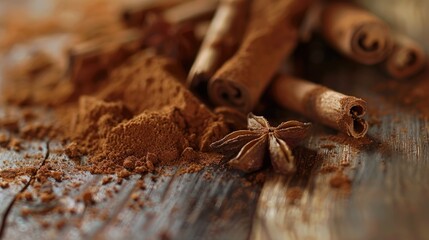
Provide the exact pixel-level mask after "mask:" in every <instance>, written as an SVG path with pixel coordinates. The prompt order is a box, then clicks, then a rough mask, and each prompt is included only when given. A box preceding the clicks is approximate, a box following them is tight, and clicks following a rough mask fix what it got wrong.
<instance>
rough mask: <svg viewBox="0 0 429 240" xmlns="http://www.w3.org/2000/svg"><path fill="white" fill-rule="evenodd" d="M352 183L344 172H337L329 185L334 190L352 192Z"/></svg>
mask: <svg viewBox="0 0 429 240" xmlns="http://www.w3.org/2000/svg"><path fill="white" fill-rule="evenodd" d="M351 184H352V181H351V180H350V178H349V177H348V176H347V175H345V174H344V173H343V172H341V171H340V172H337V173H336V174H335V175H334V176H333V177H332V178H331V179H330V180H329V185H330V186H331V187H333V188H337V189H342V190H350V188H351Z"/></svg>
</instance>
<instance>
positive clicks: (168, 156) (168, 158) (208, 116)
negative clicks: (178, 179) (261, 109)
mask: <svg viewBox="0 0 429 240" xmlns="http://www.w3.org/2000/svg"><path fill="white" fill-rule="evenodd" d="M42 57H43V59H45V62H49V61H48V60H46V56H44V55H38V56H36V60H37V59H40V58H42ZM29 61H30V62H34V61H35V59H30V60H29ZM33 65H34V64H33ZM44 65H46V67H44V68H42V69H40V70H39V72H37V75H38V76H39V78H40V79H36V80H34V75H33V74H29V72H31V71H29V70H28V69H27V67H26V66H28V64H24V65H23V66H20V67H19V68H17V69H15V70H14V71H15V72H16V71H17V72H18V73H19V74H16V73H15V75H9V76H12V78H16V76H23V75H24V76H27V77H28V79H25V78H22V77H21V78H19V79H20V81H22V83H21V84H25V83H26V82H28V81H31V82H30V83H31V84H32V86H33V87H34V89H36V90H37V89H40V88H42V89H43V92H44V93H45V94H44V95H43V97H39V96H37V95H34V94H35V92H33V91H30V90H29V91H28V92H27V93H24V96H23V95H10V94H9V95H7V96H6V97H7V98H6V101H7V102H8V103H18V104H19V105H30V106H31V105H33V104H34V105H48V106H51V107H53V108H54V111H55V113H56V118H57V121H56V123H54V124H53V126H52V128H57V129H62V131H61V134H59V136H58V138H59V139H62V140H65V141H66V142H67V147H66V149H65V153H66V154H67V155H68V156H69V157H70V158H71V159H75V160H82V159H84V156H87V161H86V162H85V163H84V166H85V167H87V168H88V169H89V170H90V171H91V172H93V173H114V172H117V173H121V174H124V171H125V172H128V173H130V174H131V173H145V172H151V171H154V170H156V169H159V168H160V167H163V166H168V165H179V166H185V165H189V169H190V170H192V169H193V170H198V169H201V166H204V165H207V164H211V163H218V162H219V161H220V156H219V155H216V154H204V153H202V152H204V151H206V150H207V149H208V145H209V144H210V143H211V142H213V141H215V140H217V139H220V138H221V137H223V136H224V135H226V134H227V133H228V132H229V129H228V127H227V124H226V123H225V122H224V121H223V120H221V118H220V117H219V116H217V115H215V114H214V113H212V111H211V110H209V109H208V108H207V107H206V106H205V105H203V104H202V103H201V102H200V100H198V99H197V98H196V97H195V96H194V95H193V94H192V93H190V92H189V91H188V90H187V89H186V88H185V87H184V86H183V85H182V82H183V81H184V78H185V73H184V72H183V71H182V69H181V68H180V67H179V65H178V64H177V63H175V62H174V61H173V60H171V59H167V58H163V57H160V56H157V55H155V54H153V53H151V52H150V51H144V52H141V53H137V54H136V55H135V56H133V57H132V58H130V59H129V60H128V61H127V62H125V63H124V64H123V65H122V66H120V67H119V68H117V69H116V70H115V71H114V72H113V73H112V74H111V75H110V76H108V77H107V79H105V80H103V82H101V83H100V82H94V83H85V84H86V85H91V84H92V85H93V86H91V87H90V88H87V86H86V88H85V90H86V91H87V89H92V91H91V92H86V95H82V93H80V92H79V91H80V89H81V88H80V86H79V85H74V86H71V85H70V82H69V81H67V79H63V77H60V76H59V75H58V76H57V77H56V78H52V77H51V78H47V77H44V76H49V73H51V72H56V71H58V69H57V68H55V67H53V66H51V65H53V63H49V64H48V63H47V64H44ZM30 76H31V77H33V78H30ZM46 79H49V81H50V83H51V84H50V85H45V81H48V80H46ZM39 84H41V85H42V86H41V85H39ZM16 86H17V85H16V84H15V85H14V84H12V85H11V86H9V88H6V89H7V90H8V89H9V90H10V88H11V87H16ZM64 88H66V89H68V91H57V89H64ZM70 88H71V89H70ZM49 91H51V94H46V93H47V92H49ZM23 99H25V101H23ZM38 137H39V138H43V137H50V136H38ZM189 156H192V157H189ZM85 159H86V158H85ZM191 165H193V166H191ZM195 165H199V166H198V167H196V166H195Z"/></svg>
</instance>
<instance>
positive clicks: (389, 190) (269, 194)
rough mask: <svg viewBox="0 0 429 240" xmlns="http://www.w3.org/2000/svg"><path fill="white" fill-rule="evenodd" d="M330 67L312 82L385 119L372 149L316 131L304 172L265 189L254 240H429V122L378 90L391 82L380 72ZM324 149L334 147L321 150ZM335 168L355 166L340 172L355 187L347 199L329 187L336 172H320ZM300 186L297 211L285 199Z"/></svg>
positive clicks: (336, 62)
mask: <svg viewBox="0 0 429 240" xmlns="http://www.w3.org/2000/svg"><path fill="white" fill-rule="evenodd" d="M325 54H332V53H330V52H329V51H328V52H325ZM328 62H329V61H328ZM325 66H326V68H324V69H323V70H322V72H323V74H321V72H320V73H316V72H315V73H313V74H311V75H313V77H311V78H315V79H313V80H316V79H318V80H319V81H320V82H322V83H323V84H325V85H327V86H329V87H331V88H333V89H335V90H338V91H341V92H344V93H348V94H352V95H355V96H359V97H362V98H364V99H366V100H367V101H368V106H369V108H370V111H369V115H370V116H371V114H372V115H374V114H376V113H378V114H379V115H380V117H379V119H376V123H377V122H378V121H380V122H379V124H373V125H372V127H371V128H370V130H369V132H368V139H370V140H371V141H372V143H370V144H367V145H366V146H365V147H363V148H360V147H358V146H356V144H353V143H352V142H348V141H347V142H343V141H342V139H341V138H342V137H338V139H339V141H338V140H337V142H335V141H332V140H329V139H330V138H329V137H328V138H326V137H327V136H329V135H332V131H331V130H329V129H325V128H319V127H316V128H317V129H315V132H316V134H313V135H312V137H311V138H310V139H309V141H308V143H307V144H306V145H305V147H306V148H308V149H309V150H310V151H314V154H301V152H300V153H298V155H297V159H298V161H299V162H300V163H299V165H300V166H304V167H303V168H301V169H300V171H302V173H298V176H296V175H294V176H291V177H280V176H274V177H272V178H271V179H269V180H268V181H267V182H266V183H265V185H264V187H263V189H262V192H261V196H260V198H259V203H258V209H257V213H256V216H255V221H254V228H253V234H252V238H253V239H428V238H429V229H428V228H427V224H428V223H429V207H428V205H427V202H428V200H429V192H428V189H429V175H428V174H427V173H428V172H429V122H428V121H427V120H423V119H421V118H420V117H419V115H418V114H417V113H416V112H415V111H414V110H413V109H409V108H405V107H403V106H401V104H400V103H399V102H395V101H390V100H387V98H386V96H383V94H380V93H379V92H377V91H376V90H375V89H376V87H375V86H376V85H377V84H379V83H380V82H383V81H386V80H387V78H386V77H385V75H383V73H381V72H380V71H379V70H377V68H374V67H364V66H358V65H356V64H353V63H350V62H348V61H345V60H342V59H341V58H339V57H338V56H336V57H334V59H333V60H332V61H331V62H329V63H328V64H327V65H325ZM329 66H331V67H329ZM332 66H336V67H332ZM428 80H429V79H424V78H420V79H414V80H408V81H410V84H412V81H428ZM316 81H317V80H316ZM390 94H395V93H394V92H391V93H388V95H390ZM372 117H374V116H372ZM370 122H371V121H370ZM344 138H346V137H344ZM334 140H336V139H334ZM326 144H329V145H330V144H334V146H333V147H332V149H331V147H328V149H324V148H321V146H323V145H326ZM306 152H308V151H306ZM344 162H347V164H342V163H344ZM330 165H335V166H337V167H339V168H341V165H349V166H344V167H342V168H343V169H344V173H345V174H346V175H347V176H348V177H349V178H350V180H351V181H352V183H351V189H350V191H349V192H344V191H341V190H338V189H334V188H332V187H331V186H330V179H331V178H332V177H333V176H334V175H335V173H326V174H323V173H321V172H320V170H321V169H322V168H323V167H324V166H330ZM308 171H311V172H312V174H306V173H305V172H308ZM299 174H301V176H299ZM294 186H299V187H302V188H303V196H302V198H301V199H299V200H297V201H295V202H294V204H291V203H290V201H291V200H290V199H288V197H287V194H286V193H287V191H288V189H290V188H291V187H294Z"/></svg>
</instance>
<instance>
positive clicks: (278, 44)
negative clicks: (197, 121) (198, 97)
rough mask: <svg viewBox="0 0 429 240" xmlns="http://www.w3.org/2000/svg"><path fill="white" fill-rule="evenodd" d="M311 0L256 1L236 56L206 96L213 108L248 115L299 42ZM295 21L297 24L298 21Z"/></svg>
mask: <svg viewBox="0 0 429 240" xmlns="http://www.w3.org/2000/svg"><path fill="white" fill-rule="evenodd" d="M310 2H312V1H311V0H299V1H297V0H287V1H286V0H285V1H275V0H269V1H267V0H255V1H253V2H252V7H251V10H250V17H249V23H248V26H247V29H246V33H245V34H244V37H243V41H242V43H241V46H240V47H239V49H238V50H237V52H236V53H235V54H234V55H233V57H231V58H230V59H229V60H228V61H227V62H225V63H224V64H223V65H222V67H221V68H220V69H219V70H218V71H217V72H216V73H215V75H214V76H213V78H212V79H211V80H210V82H209V86H208V93H209V97H210V99H211V100H212V102H213V103H214V104H216V105H221V106H230V107H233V108H236V109H238V110H240V111H242V112H244V113H248V112H250V111H252V110H253V108H254V107H255V106H256V104H257V102H258V101H259V98H260V97H261V95H262V94H263V92H264V90H265V89H266V87H267V86H268V84H269V83H270V81H271V78H272V77H273V76H274V74H275V73H276V71H277V70H278V68H279V67H280V65H281V63H282V62H283V60H284V58H285V57H286V56H288V55H289V54H290V53H291V52H292V50H293V49H294V47H295V45H296V43H297V40H298V30H297V28H298V25H299V22H300V19H301V18H302V17H303V15H304V13H305V11H306V9H307V8H308V6H309V5H310ZM297 20H298V21H297Z"/></svg>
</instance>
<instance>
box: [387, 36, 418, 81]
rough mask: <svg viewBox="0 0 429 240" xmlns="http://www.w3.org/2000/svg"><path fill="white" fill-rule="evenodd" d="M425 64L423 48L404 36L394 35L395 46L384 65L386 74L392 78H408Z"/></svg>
mask: <svg viewBox="0 0 429 240" xmlns="http://www.w3.org/2000/svg"><path fill="white" fill-rule="evenodd" d="M425 62H426V56H425V52H424V50H423V48H422V47H421V46H420V45H419V44H418V43H417V42H415V41H414V40H412V39H411V38H409V37H407V36H405V35H399V34H397V35H395V46H394V48H393V51H392V53H391V54H390V55H389V56H388V57H387V60H386V62H385V64H384V66H385V69H386V71H387V73H388V74H390V75H391V76H392V77H394V78H406V77H410V76H412V75H414V74H416V73H418V72H419V71H420V70H422V68H423V66H424V65H425Z"/></svg>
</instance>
